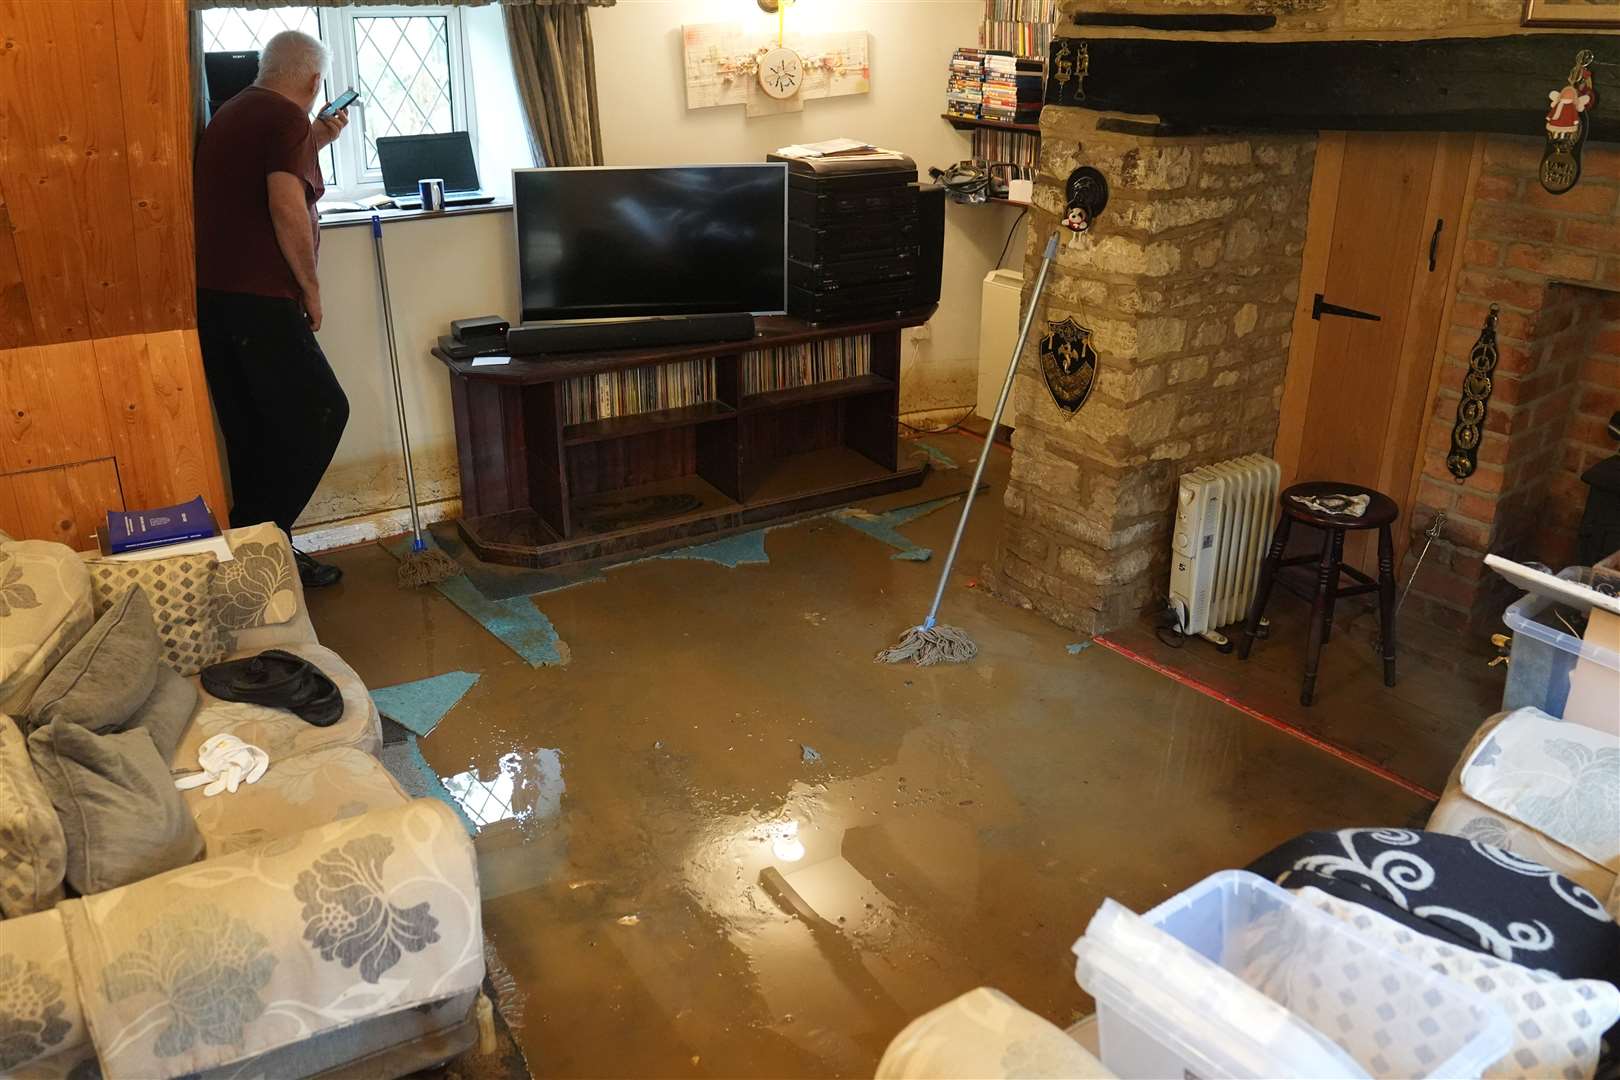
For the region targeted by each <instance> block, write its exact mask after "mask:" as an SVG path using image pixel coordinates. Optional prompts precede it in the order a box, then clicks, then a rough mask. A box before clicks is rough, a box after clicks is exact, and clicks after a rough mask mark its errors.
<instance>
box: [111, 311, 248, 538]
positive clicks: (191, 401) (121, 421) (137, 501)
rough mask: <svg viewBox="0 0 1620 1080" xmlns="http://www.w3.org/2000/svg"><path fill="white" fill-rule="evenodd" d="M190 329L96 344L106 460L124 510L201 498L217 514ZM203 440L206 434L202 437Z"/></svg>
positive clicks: (212, 457) (219, 496) (218, 494)
mask: <svg viewBox="0 0 1620 1080" xmlns="http://www.w3.org/2000/svg"><path fill="white" fill-rule="evenodd" d="M196 341H197V335H196V333H195V332H194V331H190V330H165V331H162V332H160V333H156V334H133V335H129V336H127V337H119V338H104V339H97V340H96V341H95V342H94V343H93V345H94V348H95V355H96V364H97V367H98V368H99V370H100V374H101V390H102V400H103V402H104V407H105V410H106V424H107V430H108V433H109V434H110V436H111V440H112V446H113V453H114V454H115V455H116V456H117V458H118V469H119V476H120V477H121V478H122V481H123V490H124V496H125V498H126V499H128V501H129V504H130V505H131V506H166V505H169V504H171V503H177V502H183V501H184V500H186V499H190V498H194V497H195V496H197V495H203V496H206V497H207V498H208V505H209V507H210V508H211V509H213V510H214V511H215V513H216V514H221V515H222V514H223V513H224V505H225V504H224V495H223V491H222V489H221V485H220V483H219V467H218V461H217V450H216V448H215V447H216V444H215V442H214V437H213V435H214V433H213V426H212V424H213V421H212V418H211V416H210V414H209V412H208V411H207V409H208V399H207V394H206V391H205V392H204V393H203V394H202V395H199V394H198V393H197V388H198V386H200V385H202V383H203V374H202V370H201V367H202V354H201V352H200V351H199V350H198V348H197V345H196ZM203 433H206V437H204V435H203Z"/></svg>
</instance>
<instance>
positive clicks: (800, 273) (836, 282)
mask: <svg viewBox="0 0 1620 1080" xmlns="http://www.w3.org/2000/svg"><path fill="white" fill-rule="evenodd" d="M920 262H921V260H920V259H919V258H918V257H917V256H916V255H914V254H911V253H909V252H906V253H902V254H889V255H878V256H875V257H873V258H869V259H849V260H846V261H844V262H831V263H802V262H795V261H793V260H791V259H790V260H788V284H789V285H797V286H798V287H799V288H801V289H815V290H825V291H827V292H834V291H836V290H838V289H853V288H858V287H861V286H865V285H877V284H881V283H882V282H885V281H900V280H903V279H909V278H911V277H912V276H913V275H915V274H916V273H917V265H918V263H920Z"/></svg>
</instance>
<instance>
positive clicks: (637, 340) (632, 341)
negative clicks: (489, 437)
mask: <svg viewBox="0 0 1620 1080" xmlns="http://www.w3.org/2000/svg"><path fill="white" fill-rule="evenodd" d="M753 336H754V317H753V316H752V315H749V314H747V313H746V312H744V313H742V314H735V313H731V314H725V315H662V316H658V317H655V318H649V319H557V320H554V321H551V322H532V323H523V324H522V325H520V326H514V327H512V328H511V329H510V330H508V331H507V332H506V348H507V352H509V353H510V354H511V355H513V356H534V355H535V354H537V353H572V352H598V351H601V350H603V349H643V348H650V347H652V346H656V345H684V344H687V343H690V342H697V341H746V340H748V339H749V338H751V337H753Z"/></svg>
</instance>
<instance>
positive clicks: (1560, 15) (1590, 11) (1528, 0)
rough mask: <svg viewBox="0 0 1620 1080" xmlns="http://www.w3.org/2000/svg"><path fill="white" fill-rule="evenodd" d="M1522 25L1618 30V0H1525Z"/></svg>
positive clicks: (1619, 26)
mask: <svg viewBox="0 0 1620 1080" xmlns="http://www.w3.org/2000/svg"><path fill="white" fill-rule="evenodd" d="M1521 22H1523V23H1524V25H1525V26H1573V27H1583V28H1587V29H1593V30H1620V0H1524V18H1523V19H1522V20H1521Z"/></svg>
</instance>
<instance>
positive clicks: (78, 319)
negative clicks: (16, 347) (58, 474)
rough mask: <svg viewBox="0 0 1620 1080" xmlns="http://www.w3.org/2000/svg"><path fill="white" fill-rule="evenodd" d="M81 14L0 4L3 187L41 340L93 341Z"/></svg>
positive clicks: (67, 7)
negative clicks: (77, 183)
mask: <svg viewBox="0 0 1620 1080" xmlns="http://www.w3.org/2000/svg"><path fill="white" fill-rule="evenodd" d="M75 14H76V5H73V4H40V3H34V2H33V0H0V34H4V35H5V40H4V41H0V110H4V112H3V118H0V183H4V184H5V187H6V193H7V196H8V199H9V203H8V205H9V206H10V208H11V229H12V236H13V238H14V240H15V243H16V248H17V260H18V263H19V264H20V265H21V267H22V274H23V281H24V283H25V285H26V286H27V289H28V302H29V309H30V314H31V315H32V317H33V321H34V340H35V341H37V342H42V343H43V342H51V341H79V340H83V339H84V338H87V337H89V336H90V309H89V303H88V297H87V295H86V292H85V277H86V259H85V254H84V244H83V242H82V239H81V236H82V230H83V223H82V222H80V220H79V211H78V206H77V205H76V203H75V200H74V197H73V178H72V175H71V170H72V168H73V167H74V166H76V165H77V164H79V163H81V162H83V160H84V150H85V129H86V128H87V127H88V123H87V119H86V117H85V115H84V112H85V110H84V103H83V102H82V101H81V100H80V93H81V90H80V88H79V86H78V78H77V73H78V66H79V57H78V49H77V38H78V35H77V34H76V33H73V32H72V20H73V18H74V16H75ZM64 24H65V28H66V30H67V31H68V32H66V33H64V32H63V30H64Z"/></svg>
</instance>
